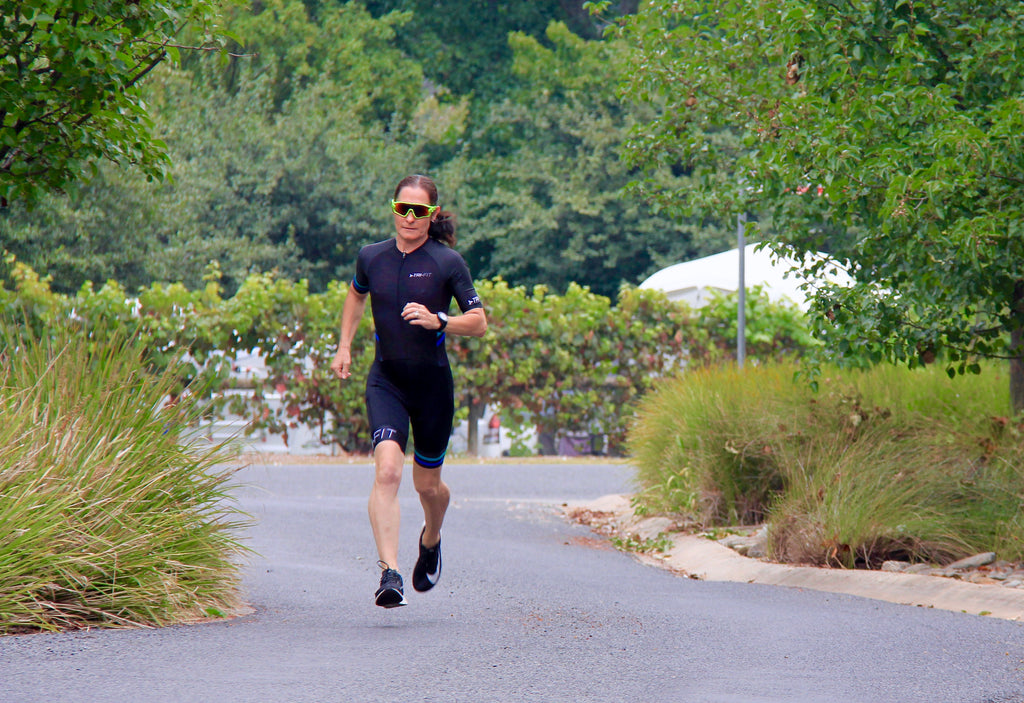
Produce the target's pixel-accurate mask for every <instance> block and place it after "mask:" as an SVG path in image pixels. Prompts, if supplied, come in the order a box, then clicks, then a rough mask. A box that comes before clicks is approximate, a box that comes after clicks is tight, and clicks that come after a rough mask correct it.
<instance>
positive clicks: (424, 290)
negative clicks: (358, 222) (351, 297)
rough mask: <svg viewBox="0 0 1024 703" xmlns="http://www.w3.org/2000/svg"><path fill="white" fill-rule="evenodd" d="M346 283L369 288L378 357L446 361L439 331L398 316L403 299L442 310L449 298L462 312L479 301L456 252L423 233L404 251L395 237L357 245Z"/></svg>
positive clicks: (444, 363) (437, 363)
mask: <svg viewBox="0 0 1024 703" xmlns="http://www.w3.org/2000/svg"><path fill="white" fill-rule="evenodd" d="M352 287H353V288H355V289H356V291H358V292H359V293H363V294H366V293H369V294H370V306H371V310H372V311H373V324H374V326H375V327H376V329H377V355H376V358H377V360H378V361H399V360H401V361H412V362H416V363H419V364H433V365H435V366H447V365H448V355H447V354H446V353H445V346H444V340H445V335H444V331H443V330H440V331H439V330H428V329H425V328H423V327H418V326H416V325H410V324H409V323H408V322H406V321H405V320H403V319H402V308H404V307H405V306H406V304H407V303H420V304H422V305H424V306H426V308H427V309H428V310H430V311H431V312H434V313H437V312H444V313H447V312H448V308H449V306H450V305H451V301H452V298H454V299H455V301H456V302H457V303H458V305H459V309H460V310H462V312H466V311H467V310H471V309H473V308H481V307H483V305H482V304H481V302H480V297H479V296H478V295H477V294H476V289H475V288H474V287H473V279H472V277H471V276H470V275H469V267H467V266H466V262H465V261H464V260H463V258H462V256H460V255H459V253H458V252H457V251H455V250H453V249H449V248H448V247H447V246H445V245H444V244H441V243H440V242H438V241H437V240H434V239H429V238H428V239H427V241H426V242H424V243H423V245H422V246H420V247H418V248H417V249H415V250H413V251H411V252H409V253H408V254H403V253H402V252H401V251H399V250H398V245H397V242H396V240H395V239H388V240H386V241H383V242H377V243H376V244H369V245H367V246H365V247H363V248H362V249H360V251H359V257H358V258H357V259H356V275H355V278H353V279H352Z"/></svg>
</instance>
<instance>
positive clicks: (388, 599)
mask: <svg viewBox="0 0 1024 703" xmlns="http://www.w3.org/2000/svg"><path fill="white" fill-rule="evenodd" d="M377 563H378V564H379V565H380V568H381V569H382V570H383V571H382V573H381V575H380V588H378V589H377V593H376V594H374V595H375V596H376V599H377V600H376V602H377V605H379V606H380V607H382V608H397V607H398V606H400V605H408V602H406V600H405V592H404V591H403V589H402V575H401V574H400V573H398V572H397V571H395V570H394V569H392V568H391V567H389V566H388V565H387V564H385V563H384V562H382V561H379V562H377Z"/></svg>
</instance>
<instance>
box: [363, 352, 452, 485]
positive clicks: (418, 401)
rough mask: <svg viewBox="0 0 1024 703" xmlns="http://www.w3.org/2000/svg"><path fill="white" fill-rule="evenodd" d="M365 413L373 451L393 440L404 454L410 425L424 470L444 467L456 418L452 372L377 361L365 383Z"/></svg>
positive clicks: (426, 365) (445, 368) (429, 366)
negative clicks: (371, 434)
mask: <svg viewBox="0 0 1024 703" xmlns="http://www.w3.org/2000/svg"><path fill="white" fill-rule="evenodd" d="M366 412H367V414H368V415H369V418H370V429H371V430H373V447H374V449H376V448H377V445H378V444H380V443H381V442H383V441H385V440H393V441H395V442H398V444H399V446H400V447H401V448H402V452H403V453H404V452H405V449H406V445H407V444H408V441H409V425H410V423H411V425H412V437H413V448H414V454H415V458H416V463H417V464H419V465H420V466H423V467H425V468H438V467H440V466H441V465H442V464H443V463H444V457H445V453H446V452H447V451H448V440H449V438H450V437H451V434H452V421H453V420H454V419H455V399H454V386H453V384H452V371H451V367H449V366H448V365H447V364H443V365H440V366H438V365H433V364H418V363H415V362H409V361H382V360H379V359H378V360H376V361H374V362H373V366H371V367H370V374H369V376H367V379H366Z"/></svg>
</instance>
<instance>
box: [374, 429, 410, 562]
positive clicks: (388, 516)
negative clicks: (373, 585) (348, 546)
mask: <svg viewBox="0 0 1024 703" xmlns="http://www.w3.org/2000/svg"><path fill="white" fill-rule="evenodd" d="M373 462H374V465H375V473H374V478H373V489H372V490H371V491H370V502H369V513H370V527H372V528H373V539H374V540H375V541H376V543H377V556H378V557H379V558H380V560H381V561H383V562H384V563H386V564H387V565H388V567H390V568H392V569H394V570H396V571H398V570H399V569H398V527H399V523H400V522H401V511H400V509H399V505H398V487H399V485H401V483H402V468H403V466H404V464H405V452H403V451H402V447H401V445H399V444H398V442H394V441H391V440H385V441H383V442H380V443H379V444H378V445H377V448H376V449H374V450H373Z"/></svg>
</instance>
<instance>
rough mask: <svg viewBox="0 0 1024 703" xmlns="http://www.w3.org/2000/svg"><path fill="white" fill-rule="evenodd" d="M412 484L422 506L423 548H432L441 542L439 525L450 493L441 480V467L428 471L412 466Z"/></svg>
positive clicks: (446, 485)
mask: <svg viewBox="0 0 1024 703" xmlns="http://www.w3.org/2000/svg"><path fill="white" fill-rule="evenodd" d="M412 482H413V485H414V486H415V487H416V492H417V493H418V494H419V496H420V504H421V505H422V506H423V521H424V522H425V523H426V526H425V527H424V528H423V546H424V547H428V548H430V547H434V546H435V545H437V543H438V542H440V541H441V524H442V523H443V522H444V516H445V513H446V512H447V511H448V502H449V501H450V500H451V491H449V490H448V484H446V483H445V482H444V481H442V480H441V467H440V466H439V467H437V468H433V469H428V468H426V467H423V466H420V465H419V463H418V462H413V465H412Z"/></svg>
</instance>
